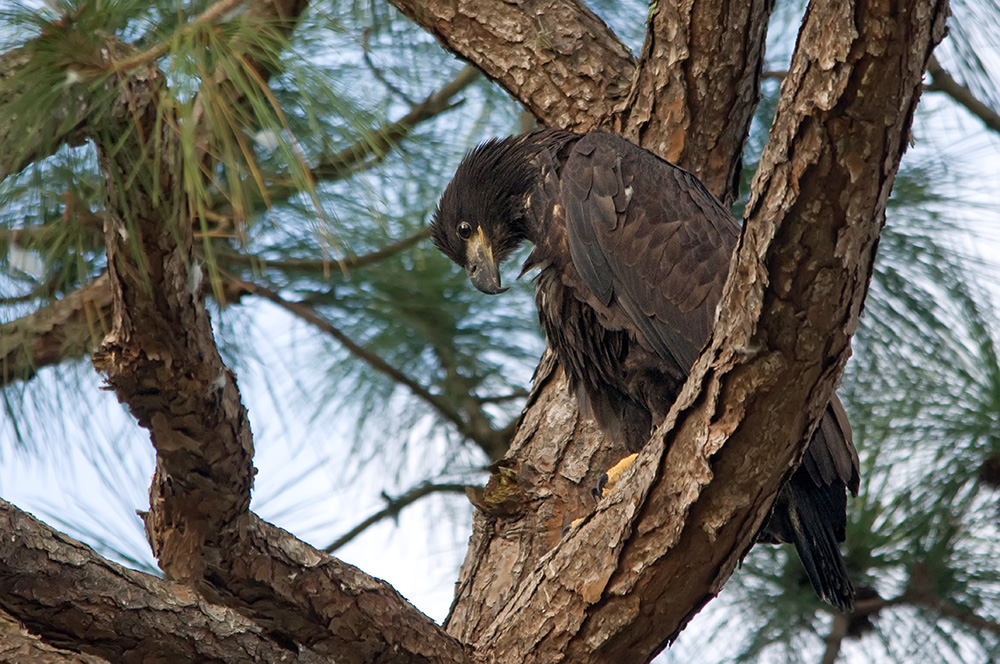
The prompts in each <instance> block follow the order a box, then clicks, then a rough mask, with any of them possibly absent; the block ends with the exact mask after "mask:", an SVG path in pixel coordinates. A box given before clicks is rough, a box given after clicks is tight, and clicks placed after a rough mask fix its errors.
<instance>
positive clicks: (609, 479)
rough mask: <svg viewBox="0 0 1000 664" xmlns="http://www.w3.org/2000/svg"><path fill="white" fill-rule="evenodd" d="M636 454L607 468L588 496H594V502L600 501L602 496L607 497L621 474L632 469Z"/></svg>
mask: <svg viewBox="0 0 1000 664" xmlns="http://www.w3.org/2000/svg"><path fill="white" fill-rule="evenodd" d="M638 456H639V454H638V453H633V454H629V455H628V456H627V457H625V458H624V459H622V460H621V461H619V462H618V463H616V464H615V465H613V466H611V467H610V468H608V472H606V473H604V474H603V475H601V478H600V479H599V480H597V487H596V488H594V489H592V490H591V491H590V495H592V496H594V499H595V500H600V499H601V498H603V497H604V496H606V495H608V492H610V491H611V490H612V489H613V488H615V485H616V484H618V480H620V479H621V476H622V474H623V473H624V472H625V471H626V470H628V469H629V468H631V467H632V464H633V463H635V459H636V457H638Z"/></svg>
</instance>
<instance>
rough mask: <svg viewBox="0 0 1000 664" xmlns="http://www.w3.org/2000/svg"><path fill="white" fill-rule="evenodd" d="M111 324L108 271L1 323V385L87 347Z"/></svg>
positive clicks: (76, 356) (80, 353)
mask: <svg viewBox="0 0 1000 664" xmlns="http://www.w3.org/2000/svg"><path fill="white" fill-rule="evenodd" d="M110 329H111V285H110V282H109V280H108V275H107V273H105V274H102V275H101V276H99V277H97V279H95V280H94V281H93V282H91V283H89V284H87V285H86V286H83V287H82V288H79V289H77V290H76V291H74V292H72V293H70V294H69V295H66V296H64V297H63V298H61V299H59V300H56V301H55V302H53V303H52V304H50V305H48V306H45V307H42V308H40V309H38V310H37V311H35V312H34V313H32V314H29V315H27V316H24V317H23V318H18V319H17V320H13V321H11V322H9V323H4V324H3V325H0V388H2V387H4V386H5V385H9V384H10V383H12V382H14V381H23V380H28V379H30V378H31V377H33V376H34V375H35V373H37V372H38V370H39V369H41V368H42V367H46V366H50V365H53V364H58V363H60V362H64V361H66V360H70V359H80V358H83V357H85V356H86V355H88V354H89V353H91V352H92V351H93V350H94V349H95V348H96V347H97V344H98V343H100V341H101V339H103V338H104V335H105V334H107V333H108V332H109V331H110Z"/></svg>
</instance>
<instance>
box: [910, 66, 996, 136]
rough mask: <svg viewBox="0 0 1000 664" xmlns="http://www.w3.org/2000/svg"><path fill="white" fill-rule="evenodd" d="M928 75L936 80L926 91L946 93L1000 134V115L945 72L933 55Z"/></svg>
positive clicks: (928, 67)
mask: <svg viewBox="0 0 1000 664" xmlns="http://www.w3.org/2000/svg"><path fill="white" fill-rule="evenodd" d="M927 73H929V74H930V75H931V76H932V77H933V79H934V80H933V82H932V83H931V84H930V85H927V86H925V89H927V90H929V91H932V92H938V91H939V92H943V93H945V94H946V95H948V96H949V97H951V98H952V99H954V100H955V101H956V102H958V103H959V104H961V105H962V106H964V107H965V108H966V110H968V111H969V112H970V113H972V114H973V115H975V116H976V117H977V118H979V119H980V120H982V121H983V124H985V125H986V126H987V127H989V128H990V129H992V130H993V131H995V132H998V133H1000V113H997V112H996V111H995V110H993V109H992V108H990V107H989V106H987V105H986V104H984V103H983V102H981V101H980V100H979V99H978V98H976V95H975V94H974V93H973V92H972V90H970V89H969V88H967V87H966V86H964V85H962V84H961V83H959V82H958V81H956V80H955V79H954V78H952V76H951V74H949V73H948V72H946V71H945V70H944V67H942V66H941V63H940V62H938V60H937V58H935V57H934V56H933V55H932V56H931V57H930V60H928V61H927Z"/></svg>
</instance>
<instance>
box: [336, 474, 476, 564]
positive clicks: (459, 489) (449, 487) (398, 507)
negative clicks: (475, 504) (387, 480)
mask: <svg viewBox="0 0 1000 664" xmlns="http://www.w3.org/2000/svg"><path fill="white" fill-rule="evenodd" d="M469 488H470V487H469V485H468V484H435V483H433V482H423V483H422V484H419V485H417V486H415V487H414V488H412V489H410V490H409V491H407V492H406V493H404V494H403V495H401V496H398V497H396V498H390V497H388V496H386V501H385V502H386V506H385V507H383V508H382V509H380V510H379V511H378V512H375V513H374V514H372V515H371V516H370V517H368V518H367V519H365V520H364V521H362V522H361V523H359V524H358V525H356V526H354V527H353V528H351V529H350V530H348V531H347V532H346V533H344V534H343V535H341V536H340V537H338V538H337V539H335V540H334V541H333V542H331V543H330V544H328V545H327V546H326V547H324V548H323V550H324V551H326V552H327V553H333V552H334V551H336V550H337V549H339V548H340V547H342V546H344V545H345V544H347V543H348V542H350V541H351V540H353V539H354V538H355V537H357V536H358V535H360V534H361V533H363V532H364V531H365V530H367V529H368V528H371V527H372V526H373V525H375V524H376V523H378V522H379V521H382V520H383V519H393V518H395V517H397V516H399V513H400V512H402V511H403V508H404V507H407V506H408V505H412V504H413V503H415V502H417V501H418V500H420V499H421V498H424V497H426V496H430V495H431V494H435V493H465V492H466V490H467V489H469Z"/></svg>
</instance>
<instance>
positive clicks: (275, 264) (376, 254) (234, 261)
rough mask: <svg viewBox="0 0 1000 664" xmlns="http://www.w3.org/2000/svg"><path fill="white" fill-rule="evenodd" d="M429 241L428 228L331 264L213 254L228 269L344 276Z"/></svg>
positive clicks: (221, 253) (220, 252)
mask: <svg viewBox="0 0 1000 664" xmlns="http://www.w3.org/2000/svg"><path fill="white" fill-rule="evenodd" d="M428 237H430V228H428V227H424V228H421V229H420V230H419V231H417V232H416V233H414V234H413V235H410V236H409V237H405V238H403V239H402V240H396V241H395V242H393V243H391V244H388V245H386V246H384V247H382V248H381V249H378V250H376V251H372V252H369V253H367V254H362V255H360V256H348V257H347V258H340V259H334V260H331V259H329V258H326V259H323V258H289V259H284V260H268V259H266V258H259V257H257V256H249V255H247V254H241V253H239V252H235V251H226V250H220V249H215V250H213V254H214V255H215V257H216V259H217V260H219V262H224V263H229V264H231V265H260V266H263V267H267V268H276V269H279V270H324V271H326V270H329V269H330V268H333V269H335V270H340V271H342V272H346V271H348V270H354V269H357V268H361V267H367V266H369V265H372V264H374V263H378V262H379V261H382V260H385V259H386V258H389V257H391V256H395V255H396V254H398V253H400V252H402V251H406V250H407V249H409V248H410V247H412V246H414V245H415V244H417V243H419V242H420V241H421V240H424V239H426V238H428Z"/></svg>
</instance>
